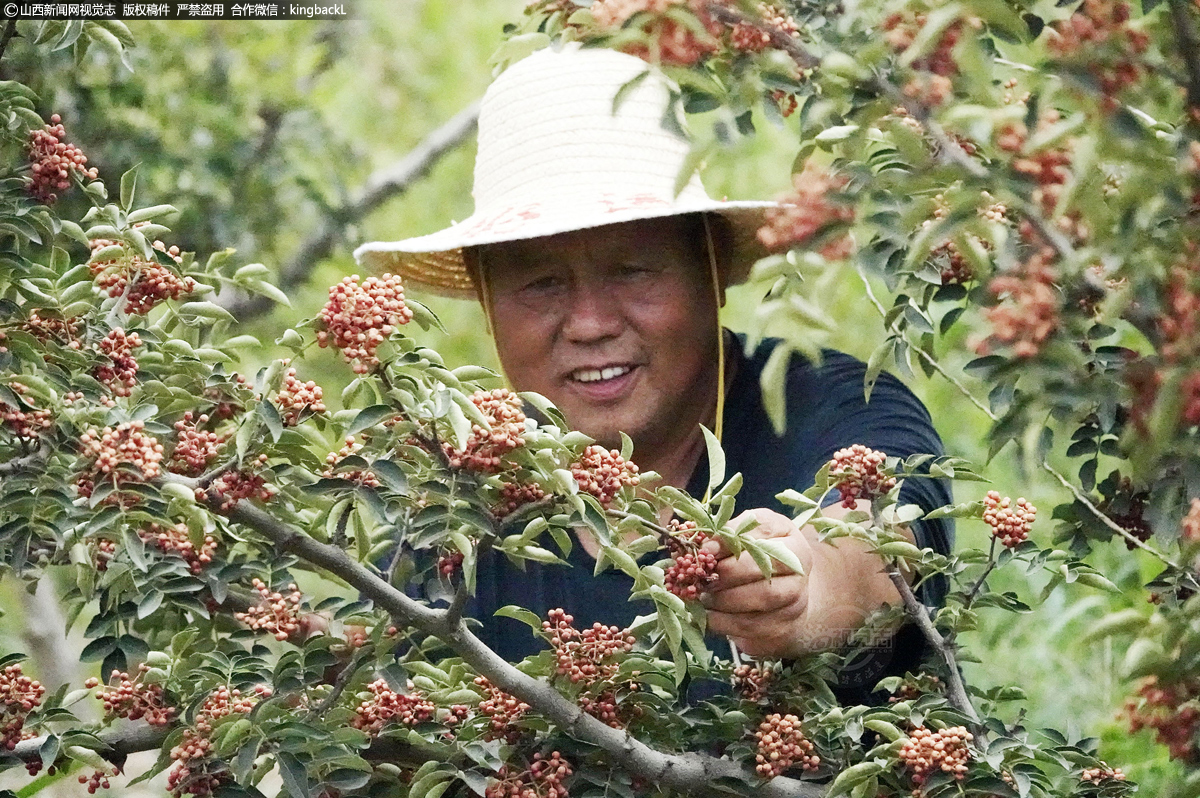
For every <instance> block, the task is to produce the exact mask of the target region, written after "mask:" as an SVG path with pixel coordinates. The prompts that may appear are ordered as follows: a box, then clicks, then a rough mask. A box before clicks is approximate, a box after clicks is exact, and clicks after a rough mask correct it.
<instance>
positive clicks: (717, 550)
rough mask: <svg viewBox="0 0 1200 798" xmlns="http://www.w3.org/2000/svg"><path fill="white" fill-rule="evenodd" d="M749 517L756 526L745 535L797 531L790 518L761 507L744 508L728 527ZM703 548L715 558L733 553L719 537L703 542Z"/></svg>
mask: <svg viewBox="0 0 1200 798" xmlns="http://www.w3.org/2000/svg"><path fill="white" fill-rule="evenodd" d="M751 518H752V519H754V520H755V521H757V522H758V526H756V527H754V528H753V529H751V530H750V531H748V532H747V533H746V535H747V537H752V538H783V537H787V536H788V535H791V534H792V533H793V532H796V531H797V529H796V525H795V524H794V523H793V522H792V520H791V519H790V518H788V517H787V516H785V515H780V514H779V513H777V512H775V511H774V510H767V509H765V508H762V507H759V508H756V509H753V510H746V511H745V512H744V513H741V514H739V515H737V516H735V517H734V518H733V519H732V520H731V521H730V522H729V524H728V527H729V528H730V529H737V528H738V527H740V526H742V524H744V523H745V522H746V521H747V520H748V519H751ZM704 549H705V550H706V551H709V552H711V553H712V554H715V555H716V556H717V559H724V558H726V557H729V556H730V555H731V554H732V553H733V552H731V551H730V550H729V547H728V546H726V545H725V542H724V541H722V540H720V539H716V540H710V541H707V542H706V543H705V544H704Z"/></svg>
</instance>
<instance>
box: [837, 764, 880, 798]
mask: <svg viewBox="0 0 1200 798" xmlns="http://www.w3.org/2000/svg"><path fill="white" fill-rule="evenodd" d="M884 769H885V768H884V765H883V763H881V762H880V761H878V760H872V761H870V762H859V763H858V764H857V765H851V766H850V767H848V768H846V769H845V770H843V771H842V772H841V773H839V774H838V777H837V778H836V779H834V780H833V784H831V785H830V786H829V792H828V793H827V795H828V797H829V798H836V796H838V795H844V794H845V793H848V792H850V790H852V789H853V788H854V787H855V786H856V785H858V784H861V783H862V782H864V781H866V780H867V779H869V778H872V777H873V776H878V775H879V774H880V773H882V772H883V771H884Z"/></svg>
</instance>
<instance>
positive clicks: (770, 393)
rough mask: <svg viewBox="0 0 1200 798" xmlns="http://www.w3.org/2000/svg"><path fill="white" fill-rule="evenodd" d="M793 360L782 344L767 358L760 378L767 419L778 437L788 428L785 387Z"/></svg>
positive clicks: (790, 353) (788, 350)
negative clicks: (788, 369)
mask: <svg viewBox="0 0 1200 798" xmlns="http://www.w3.org/2000/svg"><path fill="white" fill-rule="evenodd" d="M791 359H792V352H791V350H790V349H788V347H786V346H783V345H782V344H781V345H779V346H776V347H775V349H774V350H773V351H772V352H771V356H770V357H768V358H767V362H766V365H764V366H763V370H762V377H761V378H760V382H761V384H762V399H763V409H764V410H766V411H767V418H769V419H771V426H772V427H773V428H774V429H775V434H776V435H782V434H783V431H784V429H785V428H786V427H787V408H786V405H785V403H786V397H785V396H784V387H785V382H786V379H787V368H788V363H789V362H790V361H791Z"/></svg>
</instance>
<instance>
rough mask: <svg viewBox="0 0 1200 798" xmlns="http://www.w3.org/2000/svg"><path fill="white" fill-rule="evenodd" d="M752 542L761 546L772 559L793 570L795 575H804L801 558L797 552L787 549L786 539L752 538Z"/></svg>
mask: <svg viewBox="0 0 1200 798" xmlns="http://www.w3.org/2000/svg"><path fill="white" fill-rule="evenodd" d="M751 540H753V541H754V543H753V544H752V545H757V546H761V547H762V549H763V551H765V552H766V553H767V554H768V555H770V557H771V559H773V560H775V561H776V562H778V563H779V564H781V565H783V566H785V567H787V568H789V569H791V571H792V572H793V573H797V574H803V573H804V566H803V565H801V564H800V558H799V557H797V556H796V552H794V551H792V550H791V549H790V548H788V547H787V545H786V543H785V541H786V538H757V539H754V538H751ZM751 556H753V554H751Z"/></svg>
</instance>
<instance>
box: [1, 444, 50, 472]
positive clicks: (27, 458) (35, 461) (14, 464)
mask: <svg viewBox="0 0 1200 798" xmlns="http://www.w3.org/2000/svg"><path fill="white" fill-rule="evenodd" d="M49 456H50V447H48V446H46V445H45V444H39V445H38V448H36V449H34V450H33V451H32V452H30V453H29V454H27V455H24V456H23V457H14V458H13V459H11V460H6V461H4V462H3V463H0V477H11V476H13V475H15V474H17V473H19V472H21V471H24V470H25V469H26V468H29V467H30V466H38V465H42V464H43V463H45V462H46V460H47V459H48V458H49Z"/></svg>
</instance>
